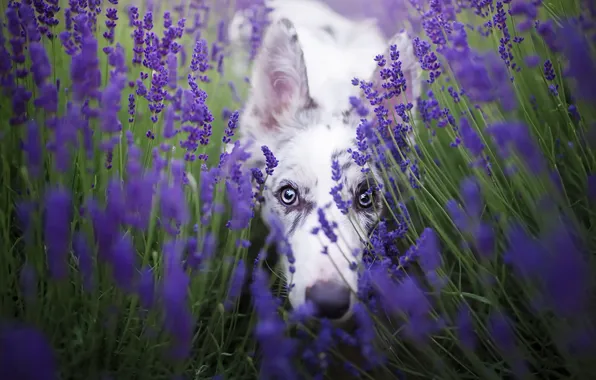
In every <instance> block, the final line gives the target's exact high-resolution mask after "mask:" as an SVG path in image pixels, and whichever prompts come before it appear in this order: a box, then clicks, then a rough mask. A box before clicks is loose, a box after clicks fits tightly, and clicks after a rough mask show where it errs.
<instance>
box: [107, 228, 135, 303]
mask: <svg viewBox="0 0 596 380" xmlns="http://www.w3.org/2000/svg"><path fill="white" fill-rule="evenodd" d="M136 256H137V252H136V250H135V248H134V244H133V241H132V237H131V235H130V234H125V235H124V236H122V237H119V238H116V242H115V244H114V245H113V247H112V251H111V252H110V263H111V264H112V275H113V276H114V280H115V281H116V284H117V285H118V286H119V287H120V289H122V290H123V291H126V292H130V291H131V290H132V284H133V280H134V275H135V271H136V270H135V261H136Z"/></svg>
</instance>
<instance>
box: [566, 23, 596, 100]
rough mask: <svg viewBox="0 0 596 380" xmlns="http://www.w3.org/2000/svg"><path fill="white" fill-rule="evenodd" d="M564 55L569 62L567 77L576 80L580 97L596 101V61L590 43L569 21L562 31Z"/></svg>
mask: <svg viewBox="0 0 596 380" xmlns="http://www.w3.org/2000/svg"><path fill="white" fill-rule="evenodd" d="M559 33H560V35H561V36H565V37H564V38H561V41H564V43H563V44H562V45H563V46H562V50H563V54H565V57H566V58H567V59H568V60H569V67H568V68H567V70H566V75H568V76H570V77H572V78H574V79H575V82H576V86H577V90H578V95H579V96H580V97H581V98H582V99H584V100H586V101H594V100H596V85H595V83H594V78H596V60H594V58H593V55H592V54H591V49H590V43H589V42H588V41H587V39H586V37H585V36H584V34H583V33H582V32H581V31H580V29H579V27H578V26H577V25H576V24H574V23H572V22H571V21H569V20H567V21H565V23H564V24H563V27H562V28H561V30H560V32H559Z"/></svg>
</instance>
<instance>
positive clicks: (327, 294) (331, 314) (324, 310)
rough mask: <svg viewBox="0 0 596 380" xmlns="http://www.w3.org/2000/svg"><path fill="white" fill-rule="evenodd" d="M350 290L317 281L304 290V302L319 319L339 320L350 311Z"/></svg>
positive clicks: (336, 284)
mask: <svg viewBox="0 0 596 380" xmlns="http://www.w3.org/2000/svg"><path fill="white" fill-rule="evenodd" d="M350 295H351V294H350V288H349V287H347V286H346V285H344V284H339V283H337V282H334V281H317V282H315V284H314V285H313V286H310V287H308V288H306V301H310V302H312V304H313V305H314V306H315V308H316V310H315V315H316V316H317V317H319V318H329V319H340V318H341V317H343V316H344V315H345V314H346V313H347V312H348V310H350V299H351V297H350Z"/></svg>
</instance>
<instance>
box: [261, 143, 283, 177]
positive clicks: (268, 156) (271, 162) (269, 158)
mask: <svg viewBox="0 0 596 380" xmlns="http://www.w3.org/2000/svg"><path fill="white" fill-rule="evenodd" d="M261 150H262V151H263V154H264V155H265V163H266V166H267V167H266V169H265V172H266V173H267V175H273V169H275V168H276V167H277V164H279V161H278V160H277V158H275V156H274V155H273V152H271V150H270V149H269V148H268V147H267V146H265V145H263V146H262V147H261Z"/></svg>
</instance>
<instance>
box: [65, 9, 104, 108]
mask: <svg viewBox="0 0 596 380" xmlns="http://www.w3.org/2000/svg"><path fill="white" fill-rule="evenodd" d="M75 25H76V27H77V30H79V31H80V33H81V51H80V53H78V54H77V55H75V56H74V57H73V58H72V63H71V65H70V77H71V79H72V93H73V98H74V99H75V100H77V101H79V102H82V101H83V100H85V98H87V97H90V98H98V97H99V86H100V85H101V72H100V71H99V58H98V57H97V40H96V39H95V37H94V36H93V34H92V33H91V29H90V27H89V18H88V16H87V15H86V14H79V15H77V16H76V17H75Z"/></svg>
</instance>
